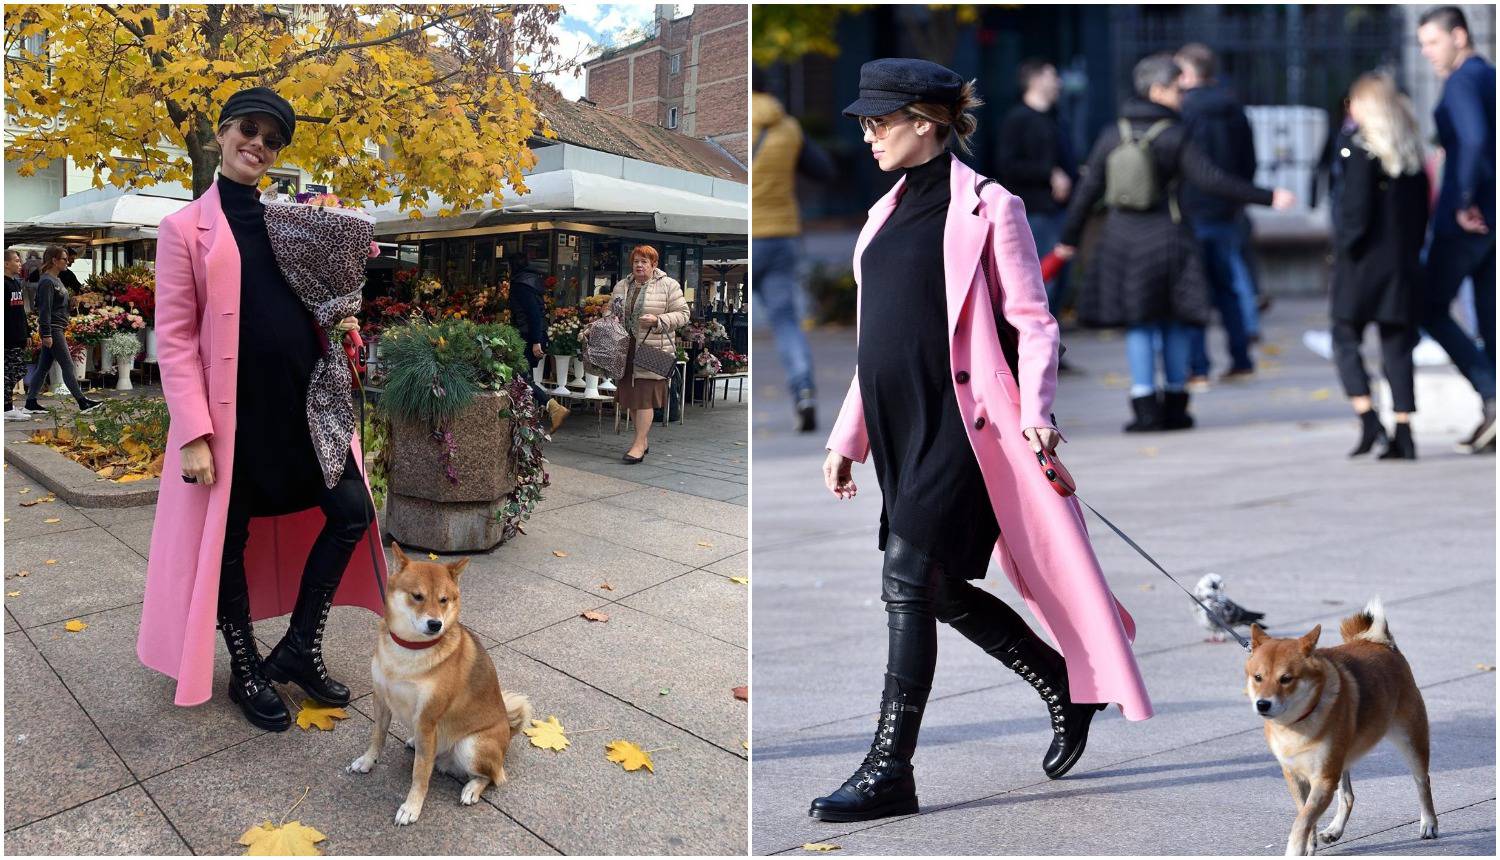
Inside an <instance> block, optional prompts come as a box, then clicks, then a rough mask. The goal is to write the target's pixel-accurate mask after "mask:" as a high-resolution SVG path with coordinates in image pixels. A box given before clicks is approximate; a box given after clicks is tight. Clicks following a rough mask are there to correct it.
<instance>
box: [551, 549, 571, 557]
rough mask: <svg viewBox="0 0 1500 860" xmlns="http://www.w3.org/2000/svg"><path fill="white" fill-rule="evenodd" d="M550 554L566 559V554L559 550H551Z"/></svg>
mask: <svg viewBox="0 0 1500 860" xmlns="http://www.w3.org/2000/svg"><path fill="white" fill-rule="evenodd" d="M552 554H553V555H555V556H557V557H558V558H567V557H568V554H567V553H565V552H563V551H562V550H560V549H555V550H553V551H552Z"/></svg>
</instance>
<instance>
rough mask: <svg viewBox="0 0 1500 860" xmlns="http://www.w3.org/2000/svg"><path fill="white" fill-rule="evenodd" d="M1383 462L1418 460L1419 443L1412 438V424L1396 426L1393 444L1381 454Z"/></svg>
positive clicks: (1392, 439) (1398, 424)
mask: <svg viewBox="0 0 1500 860" xmlns="http://www.w3.org/2000/svg"><path fill="white" fill-rule="evenodd" d="M1380 459H1382V460H1415V459H1417V443H1416V440H1415V439H1412V438H1411V425H1410V424H1402V423H1399V422H1398V423H1397V424H1396V435H1395V436H1394V437H1392V438H1391V444H1390V445H1387V446H1386V449H1385V450H1384V451H1382V452H1381V454H1380Z"/></svg>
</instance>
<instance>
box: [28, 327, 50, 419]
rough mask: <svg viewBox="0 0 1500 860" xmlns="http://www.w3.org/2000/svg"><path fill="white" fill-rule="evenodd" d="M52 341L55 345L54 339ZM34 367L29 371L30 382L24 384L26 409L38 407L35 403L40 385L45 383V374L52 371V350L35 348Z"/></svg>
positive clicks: (39, 391) (40, 390)
mask: <svg viewBox="0 0 1500 860" xmlns="http://www.w3.org/2000/svg"><path fill="white" fill-rule="evenodd" d="M52 343H53V344H54V345H55V344H56V343H57V341H56V340H53V341H52ZM37 353H38V354H37V359H36V369H34V370H33V371H32V372H31V384H29V385H27V386H26V406H27V408H28V409H40V408H41V406H40V405H38V404H37V401H36V398H37V395H39V394H41V392H42V386H43V385H46V384H47V374H48V373H50V372H52V361H53V358H52V350H51V349H49V348H48V347H45V346H44V347H42V348H41V349H39V350H37Z"/></svg>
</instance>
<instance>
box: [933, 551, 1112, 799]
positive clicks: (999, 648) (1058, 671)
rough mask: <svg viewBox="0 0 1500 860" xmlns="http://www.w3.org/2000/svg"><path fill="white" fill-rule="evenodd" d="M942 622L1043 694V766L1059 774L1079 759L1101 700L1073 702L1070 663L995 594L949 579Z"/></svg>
mask: <svg viewBox="0 0 1500 860" xmlns="http://www.w3.org/2000/svg"><path fill="white" fill-rule="evenodd" d="M936 612H937V618H938V620H939V621H942V622H943V623H945V624H947V625H948V626H950V627H952V628H953V629H954V630H957V631H958V632H959V633H961V634H963V636H964V638H966V639H968V640H969V641H970V642H973V643H974V644H975V645H978V646H979V647H980V648H982V649H983V650H984V652H985V653H986V654H989V655H990V656H991V657H994V658H995V659H996V660H999V661H1000V662H1001V663H1004V664H1005V665H1006V666H1008V667H1009V668H1010V669H1012V670H1014V671H1015V672H1016V674H1018V675H1020V676H1021V678H1022V679H1024V680H1025V681H1026V683H1028V684H1030V685H1031V686H1032V687H1034V688H1035V689H1036V691H1037V692H1038V693H1040V694H1041V697H1042V701H1043V702H1044V703H1045V704H1046V705H1047V712H1048V714H1049V715H1050V717H1051V719H1052V743H1051V745H1049V746H1048V747H1047V753H1046V755H1044V756H1043V757H1042V771H1043V772H1044V773H1046V774H1047V776H1049V777H1051V778H1052V779H1058V778H1060V777H1061V776H1062V775H1063V774H1065V773H1067V772H1068V771H1069V770H1071V769H1072V767H1073V765H1074V764H1077V762H1078V759H1079V758H1080V757H1081V756H1082V755H1083V749H1084V746H1085V745H1086V744H1087V743H1088V737H1089V723H1090V722H1091V721H1092V720H1093V718H1094V714H1095V712H1097V711H1102V710H1104V707H1105V706H1104V705H1102V704H1087V703H1085V704H1074V703H1073V701H1072V699H1071V698H1069V696H1068V666H1067V663H1066V661H1064V660H1063V657H1062V655H1061V654H1059V653H1057V652H1056V651H1055V650H1053V649H1052V647H1051V646H1049V645H1048V644H1047V643H1046V642H1044V641H1042V639H1041V637H1039V636H1037V635H1036V633H1034V632H1033V631H1032V629H1031V628H1030V627H1028V626H1027V624H1026V622H1025V620H1023V619H1022V618H1021V616H1020V615H1018V614H1016V612H1015V610H1013V609H1011V608H1010V607H1009V606H1006V605H1005V603H1004V602H1003V601H1002V600H1000V599H999V598H998V597H995V596H994V595H993V594H990V593H989V592H987V591H984V590H982V589H979V588H975V587H974V586H972V585H970V584H969V583H968V582H966V581H964V580H960V579H953V578H949V579H947V580H946V581H945V582H944V587H943V589H942V590H941V591H940V592H939V600H938V602H937V607H936Z"/></svg>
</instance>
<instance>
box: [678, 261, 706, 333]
mask: <svg viewBox="0 0 1500 860" xmlns="http://www.w3.org/2000/svg"><path fill="white" fill-rule="evenodd" d="M702 259H703V250H702V249H701V248H698V247H696V246H693V247H689V248H688V249H687V251H686V253H685V254H684V257H683V263H682V281H681V283H682V291H683V293H684V294H685V295H686V296H687V300H688V304H690V305H692V307H693V314H694V316H702V314H703V312H702V311H701V310H700V309H699V307H698V305H699V294H700V292H701V291H700V290H699V286H700V284H699V283H698V280H699V273H700V271H701V267H702Z"/></svg>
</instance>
